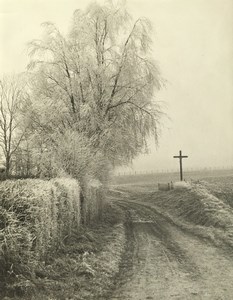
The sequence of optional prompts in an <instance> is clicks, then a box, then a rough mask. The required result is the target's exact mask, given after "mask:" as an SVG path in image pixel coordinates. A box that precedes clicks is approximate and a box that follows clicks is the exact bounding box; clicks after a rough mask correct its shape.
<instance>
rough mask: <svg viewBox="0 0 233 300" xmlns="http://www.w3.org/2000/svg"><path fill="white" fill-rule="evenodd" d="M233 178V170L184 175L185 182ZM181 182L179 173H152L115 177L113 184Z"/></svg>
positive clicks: (194, 172) (195, 172)
mask: <svg viewBox="0 0 233 300" xmlns="http://www.w3.org/2000/svg"><path fill="white" fill-rule="evenodd" d="M232 178H233V169H229V170H201V171H192V172H190V171H189V172H185V173H184V180H187V181H190V180H206V181H208V182H210V183H215V182H216V181H218V182H231V181H232ZM171 181H172V182H175V181H179V173H178V172H174V173H169V172H168V173H150V174H135V175H120V176H114V177H113V179H112V183H113V184H116V185H117V184H134V185H138V184H154V183H155V184H156V185H157V184H158V183H166V182H171Z"/></svg>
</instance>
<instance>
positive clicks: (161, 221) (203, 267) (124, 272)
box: [106, 200, 233, 300]
mask: <svg viewBox="0 0 233 300" xmlns="http://www.w3.org/2000/svg"><path fill="white" fill-rule="evenodd" d="M118 204H119V206H120V207H121V208H122V209H123V210H124V211H125V212H126V218H127V222H126V228H127V240H128V246H127V247H128V249H127V251H126V256H124V258H123V260H122V265H121V266H120V272H119V274H118V276H117V277H116V281H115V290H114V291H113V292H112V294H111V295H108V298H106V299H111V300H115V299H122V300H123V299H124V300H130V299H134V300H145V299H158V300H160V299H161V300H162V299H164V300H165V299H166V300H167V299H211V300H212V299H213V300H214V299H216V300H217V299H231V298H232V297H231V296H233V287H231V282H233V262H232V260H230V259H229V258H227V257H224V256H222V255H220V253H219V252H218V250H217V249H216V248H215V247H213V246H212V245H206V244H205V243H204V241H203V240H199V239H198V238H197V237H193V236H190V234H186V233H185V232H183V231H182V230H180V229H179V228H177V227H176V226H174V225H172V224H170V223H169V222H168V220H167V219H166V218H164V217H163V216H162V215H161V214H156V212H155V211H154V210H152V209H151V208H150V207H147V206H146V205H143V204H139V203H133V202H130V201H125V200H123V201H118ZM212 264H213V265H212ZM219 270H220V272H219ZM211 272H215V273H216V275H215V274H211Z"/></svg>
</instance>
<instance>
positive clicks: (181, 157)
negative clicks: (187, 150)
mask: <svg viewBox="0 0 233 300" xmlns="http://www.w3.org/2000/svg"><path fill="white" fill-rule="evenodd" d="M187 157H188V156H187V155H182V151H181V150H180V155H179V156H173V158H179V160H180V181H183V169H182V159H183V158H187Z"/></svg>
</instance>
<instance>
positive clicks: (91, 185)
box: [82, 179, 105, 224]
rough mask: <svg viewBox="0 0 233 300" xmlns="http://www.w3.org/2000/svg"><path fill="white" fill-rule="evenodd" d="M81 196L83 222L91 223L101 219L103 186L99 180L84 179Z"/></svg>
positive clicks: (103, 195) (103, 196)
mask: <svg viewBox="0 0 233 300" xmlns="http://www.w3.org/2000/svg"><path fill="white" fill-rule="evenodd" d="M83 196H84V202H83V204H82V217H83V223H84V224H91V223H93V222H96V221H99V220H101V219H102V214H103V208H104V204H105V187H104V186H103V185H102V183H101V182H100V181H99V180H95V179H89V180H86V182H85V185H84V187H83Z"/></svg>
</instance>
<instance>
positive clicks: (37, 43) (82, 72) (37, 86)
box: [28, 2, 162, 164]
mask: <svg viewBox="0 0 233 300" xmlns="http://www.w3.org/2000/svg"><path fill="white" fill-rule="evenodd" d="M43 27H44V35H43V38H42V39H40V40H33V41H32V42H31V43H30V45H29V49H30V56H31V62H30V64H29V66H28V68H29V70H30V71H31V72H32V73H33V74H34V75H35V76H36V78H37V79H36V83H34V84H33V93H34V99H36V101H45V102H48V101H51V102H52V103H53V105H55V106H59V107H60V109H59V111H60V112H62V113H60V114H59V116H58V115H56V117H58V118H59V119H60V118H61V120H62V122H59V128H60V129H61V130H66V129H69V130H73V131H76V132H77V134H82V135H85V137H86V138H88V139H89V141H91V144H92V147H93V149H98V151H100V152H102V153H103V154H104V156H105V157H106V159H108V160H110V161H111V163H113V164H122V163H127V162H129V161H130V160H131V159H132V158H134V157H135V156H136V155H138V154H139V153H140V152H141V151H142V150H143V149H145V148H146V141H147V138H148V137H149V136H151V135H153V136H154V137H155V140H156V141H157V140H158V134H159V130H158V127H159V120H160V116H161V113H162V112H161V109H160V107H159V105H158V102H157V101H156V99H155V92H156V90H159V89H160V87H161V85H162V80H161V77H160V73H159V70H158V67H157V65H156V64H155V62H154V60H153V59H152V58H151V44H152V41H151V38H150V35H151V30H152V28H151V24H150V22H149V21H148V20H146V19H144V18H140V19H138V20H135V21H133V19H132V18H131V16H130V15H129V14H128V12H127V11H126V9H125V7H124V6H123V5H113V3H112V2H108V4H106V5H99V4H96V3H93V4H91V5H90V6H89V7H88V8H87V10H85V11H81V10H76V11H75V12H74V14H73V20H72V26H71V29H70V31H69V33H68V34H67V35H63V34H62V33H61V32H60V31H59V30H58V28H57V27H56V26H55V25H54V24H52V23H49V22H47V23H44V24H43ZM51 114H53V111H52V110H51ZM55 119H56V118H53V121H52V122H51V123H50V126H51V127H53V122H54V120H55ZM48 123H49V122H48ZM48 123H47V125H48Z"/></svg>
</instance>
